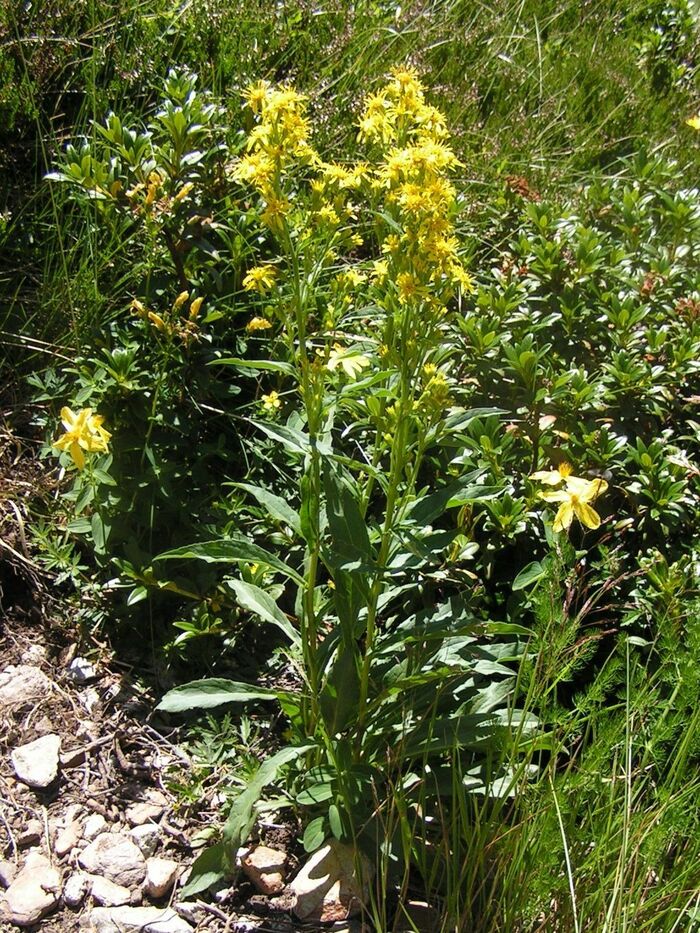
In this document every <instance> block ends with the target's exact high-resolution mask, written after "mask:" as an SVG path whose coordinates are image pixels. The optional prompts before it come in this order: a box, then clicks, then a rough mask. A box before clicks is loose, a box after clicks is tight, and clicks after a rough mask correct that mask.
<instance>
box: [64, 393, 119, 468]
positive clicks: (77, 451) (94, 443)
mask: <svg viewBox="0 0 700 933" xmlns="http://www.w3.org/2000/svg"><path fill="white" fill-rule="evenodd" d="M61 421H62V423H63V427H64V429H65V432H66V433H65V434H64V435H63V436H62V437H60V438H59V439H58V440H57V441H55V442H54V445H53V446H54V447H56V448H58V450H67V451H68V453H69V454H70V455H71V457H72V459H73V463H75V465H76V466H77V467H78V469H79V470H82V469H83V467H84V466H85V455H84V454H83V451H84V450H86V451H88V452H90V453H94V452H96V451H107V450H109V440H110V438H111V436H112V435H111V434H110V433H109V431H107V430H106V429H105V428H103V427H102V423H103V422H104V418H103V417H102V415H93V413H92V408H83V409H81V410H80V411H79V412H77V413H76V412H74V411H72V410H71V409H70V408H68V407H67V406H66V407H64V408H62V409H61Z"/></svg>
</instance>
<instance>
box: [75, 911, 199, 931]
mask: <svg viewBox="0 0 700 933" xmlns="http://www.w3.org/2000/svg"><path fill="white" fill-rule="evenodd" d="M85 925H86V926H87V929H88V930H89V931H91V933H192V927H191V926H190V925H189V923H188V922H187V921H186V920H184V919H183V918H182V917H180V916H178V914H177V913H176V912H175V911H174V910H172V908H169V907H168V908H166V909H165V910H161V909H160V908H159V907H95V908H94V909H93V910H92V911H91V912H90V914H89V915H88V916H87V917H86V924H85Z"/></svg>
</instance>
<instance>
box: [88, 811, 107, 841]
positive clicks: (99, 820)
mask: <svg viewBox="0 0 700 933" xmlns="http://www.w3.org/2000/svg"><path fill="white" fill-rule="evenodd" d="M106 829H107V820H106V819H105V818H104V817H103V816H102V814H101V813H92V814H91V815H90V816H89V817H88V818H87V819H86V820H85V825H84V826H83V839H87V841H88V842H92V840H93V839H94V838H95V836H99V835H100V833H103V832H104V831H105V830H106Z"/></svg>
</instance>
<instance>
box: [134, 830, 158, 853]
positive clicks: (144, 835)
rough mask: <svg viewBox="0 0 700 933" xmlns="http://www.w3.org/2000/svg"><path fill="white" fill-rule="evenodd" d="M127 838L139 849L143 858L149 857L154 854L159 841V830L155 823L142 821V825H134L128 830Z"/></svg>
mask: <svg viewBox="0 0 700 933" xmlns="http://www.w3.org/2000/svg"><path fill="white" fill-rule="evenodd" d="M129 838H130V839H133V841H134V843H135V844H136V845H137V846H138V847H139V849H140V850H141V852H142V854H143V857H144V858H150V857H151V856H152V855H155V851H156V849H157V848H158V843H159V842H160V830H159V829H158V827H157V826H156V824H155V823H144V824H143V826H134V828H133V829H131V830H129Z"/></svg>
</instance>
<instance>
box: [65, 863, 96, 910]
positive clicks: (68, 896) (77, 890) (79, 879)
mask: <svg viewBox="0 0 700 933" xmlns="http://www.w3.org/2000/svg"><path fill="white" fill-rule="evenodd" d="M89 887H90V876H89V875H86V874H85V872H84V871H76V872H75V873H74V874H72V875H71V876H70V878H69V879H68V881H66V883H65V884H64V885H63V900H64V903H65V904H66V905H67V906H68V907H80V905H81V904H82V903H83V901H84V900H85V895H86V894H87V892H88V888H89Z"/></svg>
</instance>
